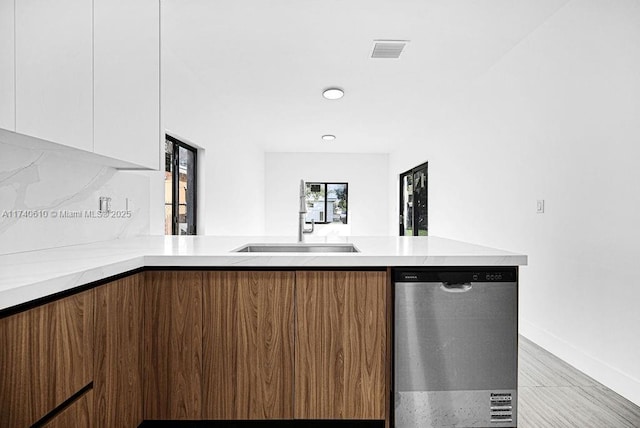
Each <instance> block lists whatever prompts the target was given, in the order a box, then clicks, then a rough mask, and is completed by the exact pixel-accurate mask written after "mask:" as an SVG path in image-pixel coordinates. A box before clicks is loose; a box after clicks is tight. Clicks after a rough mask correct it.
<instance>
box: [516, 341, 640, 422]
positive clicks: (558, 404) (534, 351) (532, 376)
mask: <svg viewBox="0 0 640 428" xmlns="http://www.w3.org/2000/svg"><path fill="white" fill-rule="evenodd" d="M518 386H519V387H518V422H519V423H518V427H520V428H546V427H550V428H563V427H579V428H591V427H593V428H618V427H640V407H638V406H636V405H635V404H633V403H631V402H630V401H628V400H625V399H624V398H622V397H621V396H620V395H618V394H616V393H615V392H613V391H611V390H610V389H608V388H607V387H605V386H604V385H601V384H599V383H598V382H596V381H595V380H593V379H591V378H590V377H588V376H587V375H585V374H584V373H582V372H580V371H578V370H576V369H575V368H573V367H571V366H570V365H568V364H567V363H565V362H564V361H562V360H560V359H558V358H557V357H555V356H554V355H552V354H550V353H549V352H547V351H545V350H544V349H542V348H540V347H539V346H537V345H536V344H534V343H533V342H531V341H529V340H527V339H525V338H524V337H522V336H520V359H519V367H518Z"/></svg>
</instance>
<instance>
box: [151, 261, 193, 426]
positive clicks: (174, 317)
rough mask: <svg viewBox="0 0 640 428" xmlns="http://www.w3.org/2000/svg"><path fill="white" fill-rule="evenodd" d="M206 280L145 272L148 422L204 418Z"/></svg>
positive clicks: (182, 273)
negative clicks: (203, 352) (204, 284)
mask: <svg viewBox="0 0 640 428" xmlns="http://www.w3.org/2000/svg"><path fill="white" fill-rule="evenodd" d="M202 275H203V274H202V272H182V271H180V272H171V271H158V272H146V273H145V278H146V281H145V292H144V293H145V294H144V296H145V313H144V370H143V373H144V394H143V400H144V419H149V420H152V419H174V420H178V419H201V415H202V398H201V397H202Z"/></svg>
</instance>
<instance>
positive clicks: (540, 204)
mask: <svg viewBox="0 0 640 428" xmlns="http://www.w3.org/2000/svg"><path fill="white" fill-rule="evenodd" d="M536 213H538V214H544V199H538V202H537V203H536Z"/></svg>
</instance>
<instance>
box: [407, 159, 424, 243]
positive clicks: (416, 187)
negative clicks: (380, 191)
mask: <svg viewBox="0 0 640 428" xmlns="http://www.w3.org/2000/svg"><path fill="white" fill-rule="evenodd" d="M427 172H428V163H427V162H425V163H423V164H422V165H418V166H417V167H415V168H412V169H410V170H409V171H406V172H404V173H402V174H400V236H427V235H428V234H429V228H428V209H427V208H428V204H427V189H428V186H427V184H428V174H427Z"/></svg>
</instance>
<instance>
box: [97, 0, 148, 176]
mask: <svg viewBox="0 0 640 428" xmlns="http://www.w3.org/2000/svg"><path fill="white" fill-rule="evenodd" d="M94 109H95V122H94V150H95V152H96V153H98V154H101V155H105V156H109V157H113V158H117V159H121V160H124V161H128V162H131V163H134V164H137V165H140V166H143V167H148V168H153V169H158V168H159V157H160V155H159V153H160V146H159V145H160V4H159V1H158V0H94Z"/></svg>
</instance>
